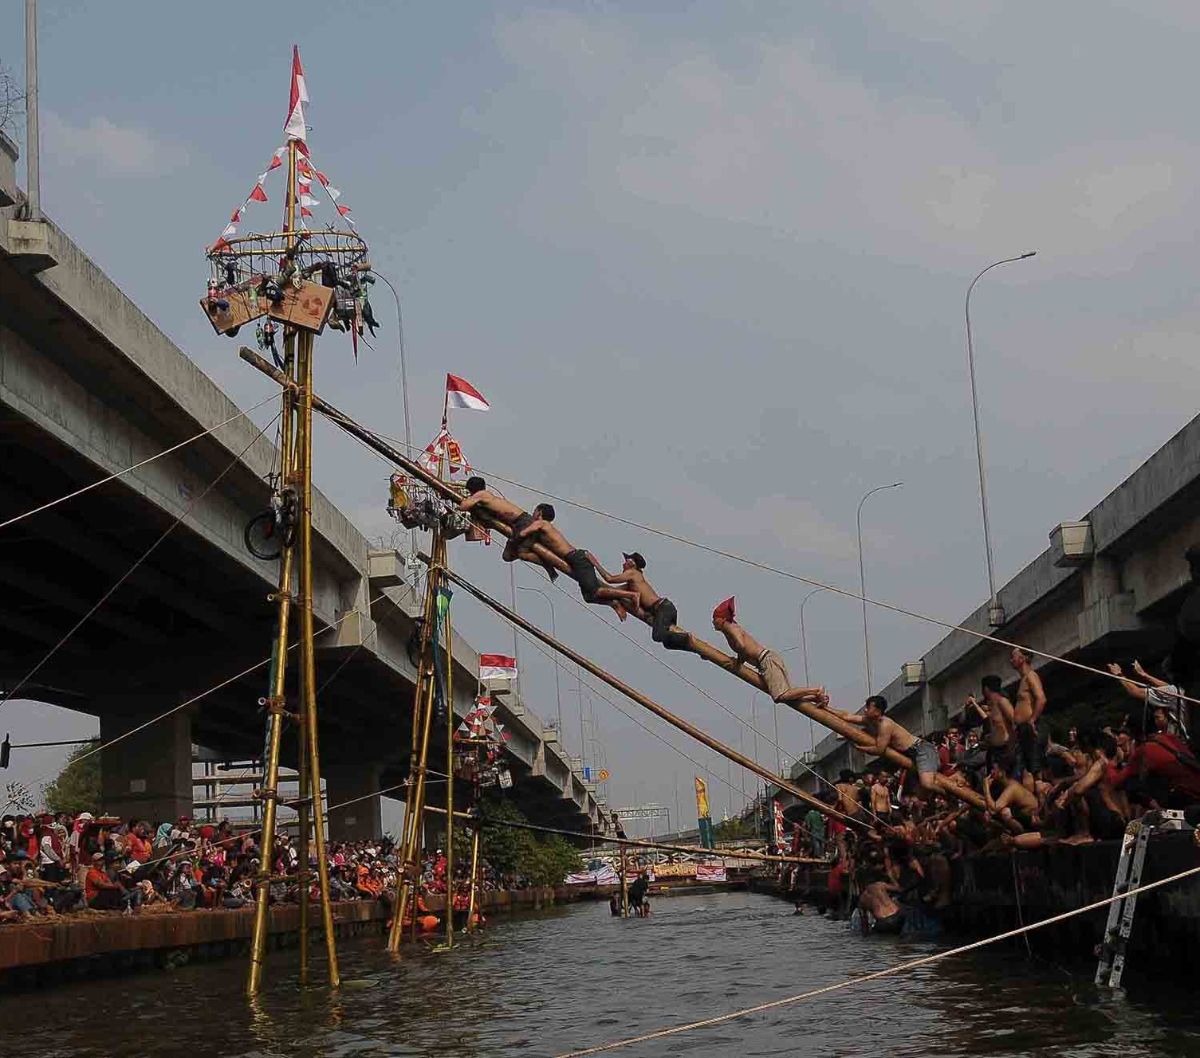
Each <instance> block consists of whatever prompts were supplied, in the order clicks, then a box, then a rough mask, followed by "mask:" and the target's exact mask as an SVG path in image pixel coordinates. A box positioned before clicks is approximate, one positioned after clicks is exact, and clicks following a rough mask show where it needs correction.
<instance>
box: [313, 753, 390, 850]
mask: <svg viewBox="0 0 1200 1058" xmlns="http://www.w3.org/2000/svg"><path fill="white" fill-rule="evenodd" d="M322 770H323V771H324V772H325V797H326V800H327V802H328V803H329V805H330V806H333V805H338V804H341V803H342V802H343V801H353V802H354V803H353V804H349V805H346V807H345V808H334V807H330V809H329V837H330V840H331V841H366V840H368V839H371V838H377V837H379V836H380V834H381V833H382V832H383V813H382V811H381V808H380V800H381V798H380V797H379V794H378V793H375V791H376V790H378V789H379V777H380V776H381V775H382V774H383V766H382V765H380V764H369V763H365V762H364V763H361V764H332V765H330V764H326V765H325V766H324V768H323V769H322ZM368 794H374V796H371V797H368V796H367V795H368ZM358 798H363V800H358Z"/></svg>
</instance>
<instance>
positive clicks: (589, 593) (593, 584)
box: [567, 549, 600, 602]
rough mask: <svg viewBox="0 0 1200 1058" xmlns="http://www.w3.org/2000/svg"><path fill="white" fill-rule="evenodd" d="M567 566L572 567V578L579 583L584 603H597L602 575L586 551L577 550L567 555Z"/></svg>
mask: <svg viewBox="0 0 1200 1058" xmlns="http://www.w3.org/2000/svg"><path fill="white" fill-rule="evenodd" d="M567 565H568V566H570V567H571V576H573V577H574V578H575V579H576V580H577V581H578V582H579V594H580V595H582V596H583V601H584V602H595V601H596V594H597V593H598V592H599V591H600V575H599V574H598V573H597V572H596V567H595V566H594V565H593V564H592V560H591V559H590V558H588V556H587V552H586V551H581V550H578V549H576V550H575V551H572V552H571V553H570V554H569V555H567Z"/></svg>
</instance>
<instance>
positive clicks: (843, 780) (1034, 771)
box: [785, 651, 1200, 932]
mask: <svg viewBox="0 0 1200 1058" xmlns="http://www.w3.org/2000/svg"><path fill="white" fill-rule="evenodd" d="M1020 654H1021V652H1020V651H1014V654H1013V665H1014V667H1015V668H1016V669H1017V671H1018V673H1022V674H1023V675H1022V680H1021V683H1020V684H1019V686H1018V690H1017V693H1016V694H1014V695H1013V699H1014V701H1015V706H1014V701H1010V700H1009V698H1008V697H1006V696H1005V695H1004V694H1003V693H1002V691H1001V679H1000V677H999V676H989V677H986V678H985V679H984V680H983V685H982V688H981V695H980V696H979V697H978V698H976V697H974V696H972V697H970V698H968V699H967V701H966V703H965V705H964V709H963V711H962V713H961V714H960V716H959V717H958V718H957V719H958V722H956V723H953V724H951V725H950V726H949V727H948V728H947V729H946V730H944V731H938V732H934V733H933V734H931V735H929V736H927V741H928V742H930V743H932V745H933V747H934V748H935V750H936V752H937V758H938V772H939V774H940V776H941V778H942V780H943V784H950V785H952V786H957V787H960V788H962V789H964V790H971V791H974V792H975V794H977V795H978V798H977V800H978V801H980V802H981V803H982V806H983V807H982V808H979V807H974V806H972V805H971V804H968V803H965V802H964V801H963V800H961V799H959V798H957V797H955V796H952V795H950V794H948V792H946V791H945V790H944V789H938V790H935V791H933V792H930V791H928V790H925V789H922V787H921V786H920V785H919V784H918V783H917V782H916V781H915V778H914V777H913V776H912V775H911V773H909V772H907V771H906V770H902V769H896V768H894V767H893V766H892V765H891V764H888V763H886V762H884V761H883V760H882V759H880V760H878V761H876V762H874V763H872V764H871V766H870V767H869V768H868V769H867V770H866V771H865V772H863V773H855V772H852V771H843V772H842V773H841V774H840V776H839V778H838V781H837V782H836V783H830V784H829V788H828V789H827V790H826V791H825V792H824V793H823V794H822V795H820V796H821V799H822V800H823V801H825V803H826V804H828V805H829V806H830V807H833V808H836V809H837V810H839V811H840V812H841V813H843V814H844V815H846V816H849V817H851V818H852V819H853V820H855V821H856V822H858V823H860V824H861V825H860V826H849V827H848V826H847V825H846V824H845V823H842V822H839V821H838V820H835V819H832V818H827V817H825V816H824V815H822V814H821V813H820V812H819V811H817V810H816V809H811V810H809V812H808V813H807V814H806V815H805V816H804V817H803V819H802V820H801V821H800V823H799V825H798V826H796V827H795V829H794V832H793V839H792V850H793V852H795V853H797V854H801V855H808V856H811V857H815V858H817V859H824V860H828V861H829V863H830V870H829V881H828V900H827V903H826V906H827V908H829V909H832V910H834V912H835V913H841V914H849V913H850V912H851V910H852V909H853V908H854V907H855V906H857V907H858V908H860V909H862V911H863V912H864V914H863V915H862V921H863V922H864V924H865V923H866V922H867V921H872V922H874V928H875V929H877V930H878V931H880V932H895V931H898V930H899V929H900V928H901V927H902V926H903V924H904V922H905V921H906V920H908V921H910V922H912V920H914V919H920V918H921V917H922V916H923V914H924V913H925V912H928V911H934V912H936V911H937V910H938V909H943V908H945V907H947V906H948V905H949V904H950V903H952V901H953V878H954V877H955V871H954V864H955V861H957V860H961V859H962V858H963V857H966V856H969V855H972V854H976V853H982V852H989V851H997V850H1008V849H1032V848H1041V847H1047V846H1054V845H1059V844H1063V845H1080V844H1088V843H1091V842H1095V841H1111V840H1115V839H1119V838H1121V837H1122V835H1123V834H1124V832H1125V829H1126V827H1127V825H1128V824H1129V823H1130V821H1132V820H1135V819H1141V818H1143V817H1145V816H1146V815H1147V814H1148V813H1161V812H1162V811H1163V810H1179V809H1187V808H1189V807H1191V806H1193V805H1200V760H1198V759H1197V745H1196V740H1195V737H1194V734H1195V733H1194V729H1193V728H1192V725H1191V723H1190V720H1191V717H1190V714H1189V710H1188V704H1189V703H1188V702H1187V700H1186V696H1185V695H1184V692H1183V691H1182V690H1181V689H1180V687H1179V686H1177V685H1176V684H1175V683H1173V682H1172V681H1171V680H1170V678H1169V676H1170V673H1169V668H1168V669H1167V670H1166V671H1163V670H1161V669H1160V671H1162V674H1163V676H1166V677H1167V678H1165V679H1164V678H1161V677H1159V676H1156V675H1154V674H1152V673H1151V672H1148V671H1147V670H1146V669H1145V668H1143V667H1142V666H1141V665H1140V664H1139V663H1138V662H1136V661H1135V662H1134V663H1133V665H1132V667H1131V669H1130V673H1131V677H1132V678H1130V677H1129V676H1127V675H1126V673H1125V671H1124V669H1123V668H1122V666H1120V665H1117V664H1115V663H1113V664H1111V665H1110V666H1109V669H1110V671H1111V672H1112V674H1113V675H1115V676H1117V677H1119V678H1122V680H1123V686H1124V688H1125V691H1126V693H1127V694H1128V695H1129V697H1130V698H1131V699H1132V700H1133V708H1131V709H1130V710H1129V712H1128V713H1127V714H1126V715H1125V717H1124V719H1123V721H1122V722H1119V723H1116V724H1112V725H1101V724H1096V725H1093V726H1090V727H1088V726H1082V725H1081V726H1079V727H1074V726H1072V727H1066V728H1065V729H1056V728H1055V727H1054V726H1053V724H1052V723H1048V722H1047V721H1048V718H1046V717H1044V716H1043V715H1042V714H1043V711H1044V709H1045V706H1046V700H1045V694H1044V692H1043V691H1042V688H1041V683H1040V680H1037V679H1036V674H1033V676H1032V677H1030V676H1029V671H1030V670H1029V667H1028V659H1027V658H1024V657H1023V656H1020V657H1018V655H1020ZM1023 707H1024V709H1025V711H1024V714H1023V713H1022V708H1023ZM1071 715H1077V714H1076V713H1072V714H1071ZM1189 734H1191V736H1192V737H1191V738H1189ZM1189 815H1190V813H1189ZM1154 818H1155V819H1157V820H1160V821H1161V820H1163V819H1164V817H1163V816H1161V815H1156V816H1155V817H1154ZM786 875H787V876H785V881H790V880H791V877H790V876H791V872H786ZM868 913H869V915H868ZM934 917H936V915H935V916H934Z"/></svg>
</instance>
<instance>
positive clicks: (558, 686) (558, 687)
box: [517, 584, 563, 740]
mask: <svg viewBox="0 0 1200 1058" xmlns="http://www.w3.org/2000/svg"><path fill="white" fill-rule="evenodd" d="M517 591H532V592H536V593H537V594H538V595H540V596H541V597H542V598H543V599H545V600H546V605H547V606H549V607H550V634H551V635H552V636H554V638H555V639H556V640H557V639H558V629H557V628H556V627H555V625H554V600H553V599H551V598H550V596H549V595H547V594H546V593H545V592H544V591H543V590H542V589H541V588H527V587H525V585H524V584H518V585H517ZM552 663H553V665H554V697H555V701H556V702H557V703H558V737H559V739H560V740H561V739H562V737H563V718H562V680H561V678H560V676H559V672H558V658H553V659H552Z"/></svg>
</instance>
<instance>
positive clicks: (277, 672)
mask: <svg viewBox="0 0 1200 1058" xmlns="http://www.w3.org/2000/svg"><path fill="white" fill-rule="evenodd" d="M295 190H296V144H295V142H292V143H289V144H288V183H287V198H286V202H285V205H284V210H285V213H284V224H285V226H286V229H287V231H288V233H289V237H288V246H289V248H290V247H291V245H292V244H293V236H292V235H291V233H292V232H293V231H294V230H295V226H296V196H295ZM283 346H284V367H285V369H286V374H285V376H284V377H285V380H286V381H287V382H289V383H290V382H293V381H294V371H295V364H296V334H295V332H294V331H292V330H287V331H285V333H284V339H283ZM295 412H296V397H295V390H294V389H293V388H292V387H291V386H290V385H285V386H284V388H283V398H282V410H281V413H280V441H279V483H278V485H279V488H280V489H286V488H292V487H294V486H295V475H296V471H297V466H296V452H295V441H296V433H295V423H294V421H293V420H294V417H295ZM283 545H284V546H283V549H282V551H281V552H280V556H279V581H278V590H277V591H276V593H275V603H276V616H275V644H274V648H273V650H272V654H271V673H270V678H269V681H268V687H269V689H268V691H267V700H266V705H267V735H266V752H265V754H264V756H265V760H264V762H263V763H264V764H265V769H264V771H265V774H264V776H263V786H262V789H261V791H260V795H261V798H262V800H263V825H262V838H261V841H260V845H259V869H258V877H257V878H256V879H255V902H254V934H253V938H252V940H251V944H250V970H249V973H248V974H247V978H246V993H247V994H248V995H252V996H253V995H257V994H258V991H259V989H260V988H261V987H262V976H263V969H264V964H265V961H266V953H267V931H268V919H269V915H270V900H271V883H270V877H271V868H272V866H273V863H274V858H275V825H276V821H277V815H278V811H277V810H278V799H279V747H280V742H281V740H282V735H283V714H284V708H285V698H284V695H285V692H286V689H287V678H286V677H287V656H288V628H289V625H290V622H291V609H292V578H293V572H294V568H295V539H294V538H293V539H292V540H291V541H290V542H289V539H288V535H287V534H286V533H285V534H284V537H283ZM300 793H301V796H303V795H304V791H303V790H301V791H300Z"/></svg>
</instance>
